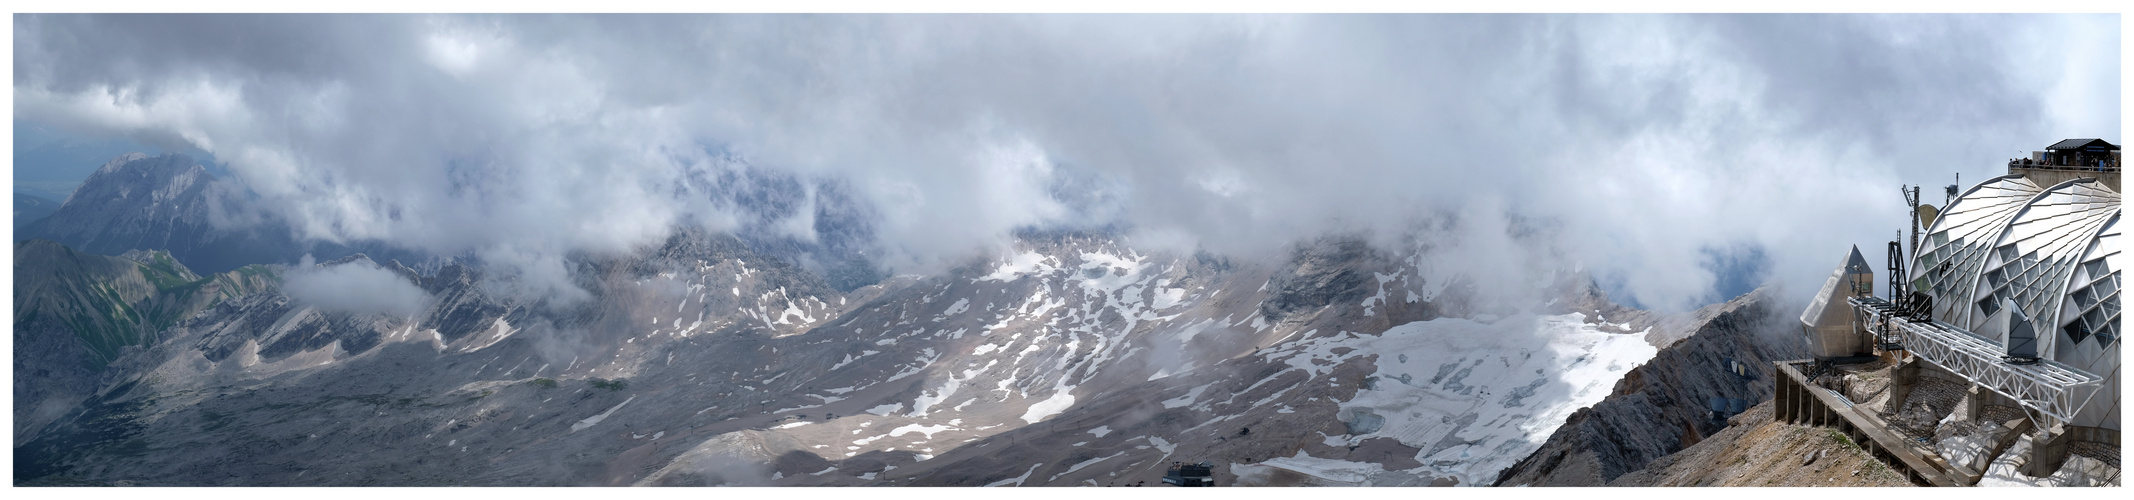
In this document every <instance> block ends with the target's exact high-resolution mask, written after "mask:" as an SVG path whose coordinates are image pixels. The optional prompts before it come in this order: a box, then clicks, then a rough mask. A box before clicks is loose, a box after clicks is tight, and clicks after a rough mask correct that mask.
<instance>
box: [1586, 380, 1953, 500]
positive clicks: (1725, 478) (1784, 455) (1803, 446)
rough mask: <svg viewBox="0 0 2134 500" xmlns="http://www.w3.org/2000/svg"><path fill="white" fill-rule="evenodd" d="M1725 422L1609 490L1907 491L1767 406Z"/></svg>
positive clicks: (1880, 469) (1880, 468) (1843, 446)
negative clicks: (1776, 488) (1853, 488)
mask: <svg viewBox="0 0 2134 500" xmlns="http://www.w3.org/2000/svg"><path fill="white" fill-rule="evenodd" d="M1728 423H1729V425H1728V426H1727V428H1726V430H1724V431H1720V432H1719V433H1718V434H1713V435H1712V436H1711V437H1710V438H1707V439H1705V440H1704V441H1703V442H1699V443H1697V444H1696V445H1695V446H1690V447H1689V448H1687V449H1684V450H1682V451H1681V452H1680V453H1676V454H1673V455H1668V456H1666V457H1661V458H1660V459H1658V460H1653V461H1652V462H1651V463H1650V464H1649V465H1648V466H1647V467H1646V468H1645V470H1640V471H1636V472H1632V473H1629V474H1624V475H1623V476H1622V477H1619V478H1616V480H1614V481H1611V482H1609V483H1608V485H1609V486H1912V484H1911V483H1910V482H1908V481H1905V480H1904V478H1903V477H1902V476H1900V475H1899V473H1898V472H1896V471H1892V470H1890V469H1889V467H1888V466H1885V465H1883V464H1882V463H1880V462H1876V461H1875V460H1874V459H1873V458H1871V457H1869V456H1868V454H1867V452H1866V451H1865V450H1862V449H1860V446H1859V445H1858V444H1855V443H1853V442H1852V441H1851V440H1849V439H1847V438H1846V437H1845V436H1844V435H1842V434H1839V433H1837V432H1834V431H1832V430H1830V429H1827V428H1822V427H1810V426H1805V425H1796V424H1788V423H1784V422H1777V421H1773V420H1772V419H1771V403H1770V402H1769V401H1765V402H1764V403H1762V404H1758V405H1756V406H1755V407H1752V408H1750V409H1749V411H1748V412H1747V413H1743V414H1741V415H1736V416H1735V417H1734V418H1733V419H1731V420H1730V421H1729V422H1728ZM1811 454H1813V455H1815V458H1814V459H1813V460H1812V461H1810V460H1809V459H1808V456H1809V455H1811Z"/></svg>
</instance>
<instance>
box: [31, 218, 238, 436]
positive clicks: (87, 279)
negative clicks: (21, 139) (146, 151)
mask: <svg viewBox="0 0 2134 500" xmlns="http://www.w3.org/2000/svg"><path fill="white" fill-rule="evenodd" d="M276 281H277V278H276V277H275V276H274V274H273V272H272V271H271V270H269V269H266V268H263V267H247V268H243V269H239V270H236V271H231V272H227V273H222V274H217V275H211V276H205V277H203V276H199V275H196V274H193V272H192V271H191V270H190V269H187V268H186V267H185V266H184V265H182V264H179V263H178V261H177V260H176V259H173V258H171V256H170V254H167V253H163V252H134V253H129V254H127V255H125V256H123V257H105V256H100V255H90V254H85V253H81V252H76V251H74V250H72V249H69V248H67V247H65V246H62V245H60V244H58V243H54V242H51V241H46V240H29V241H24V242H20V243H17V244H15V281H14V290H15V293H14V305H15V317H14V339H15V357H14V362H15V382H14V390H15V396H14V397H15V400H14V402H15V440H16V441H15V443H16V444H17V445H21V444H22V443H23V442H24V440H25V439H28V438H34V437H35V436H36V435H37V433H38V430H39V429H40V428H41V427H42V426H43V425H44V424H46V423H50V422H51V421H53V420H54V419H56V418H58V417H59V416H60V414H61V413H64V412H65V411H66V410H67V408H69V407H72V406H73V405H74V404H75V403H78V402H80V401H81V400H82V399H83V398H85V397H87V396H88V395H89V393H90V392H91V391H93V390H95V389H96V384H97V383H98V379H99V377H100V376H101V374H102V372H103V371H104V368H105V366H106V365H108V364H110V363H111V362H112V361H113V360H116V359H118V358H119V357H121V356H122V355H124V354H125V353H126V352H127V350H128V349H139V348H141V347H145V346H148V345H152V344H153V343H154V342H155V341H156V334H157V333H158V332H161V331H162V330H163V329H165V328H167V327H169V326H171V325H173V324H175V323H177V322H178V321H179V320H182V319H185V318H186V317H189V316H191V315H193V314H194V313H196V312H198V311H201V310H203V309H206V308H208V307H211V306H214V305H216V304H218V303H220V302H222V301H224V300H227V299H231V298H235V297H239V296H243V295H246V294H251V293H254V292H259V291H263V290H267V289H271V288H273V287H274V286H275V284H276Z"/></svg>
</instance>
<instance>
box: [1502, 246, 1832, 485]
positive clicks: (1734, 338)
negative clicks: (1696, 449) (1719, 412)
mask: <svg viewBox="0 0 2134 500" xmlns="http://www.w3.org/2000/svg"><path fill="white" fill-rule="evenodd" d="M1774 299H1775V298H1774V297H1772V296H1771V294H1770V292H1769V290H1768V289H1758V290H1756V291H1754V292H1750V293H1748V294H1745V295H1742V296H1741V297H1737V298H1735V299H1734V300H1731V301H1728V302H1726V303H1723V304H1718V305H1714V306H1711V307H1708V308H1706V309H1704V310H1701V311H1699V312H1698V315H1697V316H1698V317H1699V318H1704V321H1702V322H1701V326H1698V327H1697V328H1695V330H1694V332H1695V333H1693V334H1691V335H1690V336H1689V337H1687V338H1684V339H1680V340H1679V341H1676V342H1675V343H1674V344H1673V345H1671V346H1668V347H1666V348H1665V349H1662V350H1661V351H1660V353H1659V354H1658V355H1657V356H1655V357H1653V359H1652V361H1650V362H1647V363H1646V364H1645V365H1644V366H1640V367H1638V368H1636V369H1633V370H1631V371H1630V372H1629V373H1628V374H1627V375H1624V376H1623V379H1622V380H1621V381H1619V382H1617V383H1616V385H1615V391H1614V394H1613V395H1610V396H1608V398H1607V399H1606V400H1604V401H1602V402H1601V403H1600V404H1597V405H1594V406H1593V407H1592V408H1587V409H1583V410H1580V411H1578V412H1577V413H1575V414H1573V415H1571V417H1570V419H1569V420H1568V421H1566V422H1565V423H1564V425H1563V426H1562V427H1559V428H1557V430H1556V433H1555V434H1554V435H1552V436H1550V437H1549V439H1548V442H1547V443H1546V444H1544V445H1542V447H1541V449H1540V450H1538V451H1536V452H1534V454H1533V455H1531V456H1528V457H1527V458H1525V459H1523V460H1520V461H1519V463H1518V464H1516V465H1513V466H1512V467H1511V468H1509V469H1506V470H1505V471H1504V473H1503V474H1502V475H1501V476H1499V478H1498V479H1497V481H1496V484H1497V485H1500V486H1514V485H1533V486H1601V485H1605V484H1608V483H1609V482H1610V481H1614V480H1615V479H1616V478H1618V477H1621V476H1622V475H1623V474H1626V473H1629V472H1632V471H1636V470H1639V469H1643V468H1645V466H1646V464H1647V463H1649V462H1651V461H1653V460H1654V459H1657V458H1660V457H1663V456H1667V455H1669V454H1672V453H1675V452H1678V451H1681V450H1682V449H1684V448H1687V447H1689V446H1692V445H1695V444H1697V443H1698V442H1699V441H1702V440H1704V439H1706V438H1708V437H1710V436H1712V435H1713V434H1716V433H1718V432H1719V431H1721V430H1723V429H1725V428H1726V426H1727V423H1726V420H1724V419H1723V418H1718V417H1715V415H1714V412H1713V411H1712V405H1711V401H1712V399H1713V398H1728V399H1740V400H1746V401H1748V402H1757V401H1764V400H1767V399H1770V397H1771V391H1772V389H1771V377H1772V375H1773V372H1772V370H1771V366H1770V362H1771V361H1778V360H1785V359H1796V358H1799V357H1803V356H1806V346H1805V345H1803V344H1802V343H1801V342H1800V341H1799V340H1798V339H1797V338H1795V337H1794V336H1793V335H1792V333H1793V332H1792V330H1790V329H1789V328H1788V327H1790V326H1791V325H1790V324H1789V323H1787V322H1786V321H1785V320H1786V319H1787V318H1785V315H1784V314H1780V313H1779V311H1784V310H1787V309H1788V308H1787V307H1785V306H1783V305H1780V304H1777V303H1776V302H1777V301H1776V300H1774ZM1737 366H1745V367H1747V373H1748V375H1743V374H1742V372H1741V370H1740V369H1738V368H1736V367H1737Z"/></svg>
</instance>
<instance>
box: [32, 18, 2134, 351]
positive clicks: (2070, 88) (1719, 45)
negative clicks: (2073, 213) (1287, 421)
mask: <svg viewBox="0 0 2134 500" xmlns="http://www.w3.org/2000/svg"><path fill="white" fill-rule="evenodd" d="M15 27H16V31H15V47H16V54H15V75H16V76H15V94H14V96H15V103H16V117H17V118H18V119H31V120H36V121H40V122H44V123H52V124H58V125H63V126H68V127H73V128H74V129H76V130H82V131H87V133H104V134H126V135H129V136H132V137H135V138H137V139H139V140H145V141H162V142H177V143H181V144H184V145H190V146H195V147H199V148H200V149H203V150H206V151H208V152H210V153H213V154H214V155H215V156H216V158H217V159H218V160H221V161H224V162H227V163H228V167H229V171H230V172H231V173H233V174H234V177H235V181H236V182H238V183H241V185H242V187H244V188H246V189H249V190H250V191H251V192H253V193H256V194H257V196H258V197H259V199H260V200H261V202H262V203H263V204H264V205H265V206H267V207H268V208H269V210H270V211H272V212H273V213H277V214H280V215H281V216H282V217H284V218H286V219H288V220H290V221H292V222H293V223H294V225H295V226H296V231H297V232H298V233H299V235H300V236H303V237H306V238H311V239H319V240H327V241H349V240H360V239H377V240H384V241H390V242H393V243H395V244H399V245H403V246H406V247H410V248H416V249H422V250H429V251H435V252H439V253H450V254H459V253H465V252H473V253H475V254H477V255H489V256H498V258H502V259H504V260H510V261H513V262H524V263H529V264H528V265H527V266H526V269H525V270H524V273H523V274H527V275H528V276H535V277H538V276H545V275H547V274H553V273H552V272H550V271H553V270H554V268H555V266H553V265H549V264H553V263H554V262H557V260H556V259H557V258H558V257H557V256H560V255H564V254H566V253H569V252H616V251H623V250H626V249H630V248H633V247H636V246H639V245H644V244H648V243H651V242H654V241H657V239H658V238H660V237H662V236H663V235H665V234H666V231H667V230H668V228H670V227H672V226H673V225H675V224H700V225H704V226H707V227H710V228H712V229H714V230H733V229H735V228H738V227H741V225H742V224H744V222H745V221H746V217H745V216H744V215H743V214H741V211H740V210H739V209H737V204H739V203H741V202H740V201H737V200H736V199H734V198H732V197H730V196H724V195H722V194H720V193H719V192H718V189H719V188H718V187H717V185H716V183H710V182H707V181H706V180H707V179H721V178H732V177H734V176H733V173H734V172H741V171H747V170H749V169H764V170H771V171H778V172H786V173H790V174H791V175H794V176H797V177H798V178H802V179H809V180H810V182H814V181H815V180H824V181H825V182H833V183H836V184H838V185H840V186H848V187H849V189H847V190H845V191H844V192H849V194H850V195H851V196H852V197H854V198H856V199H859V200H863V201H865V202H866V203H867V204H868V205H867V206H868V207H869V208H868V209H867V210H864V212H865V213H867V214H868V216H869V217H873V218H875V219H876V220H874V221H872V223H871V225H870V226H869V227H870V228H871V230H872V231H873V232H872V233H870V235H871V236H872V237H875V238H878V239H879V242H878V245H879V248H878V249H876V251H874V252H871V253H870V254H869V255H872V256H874V257H875V258H879V259H882V260H883V262H884V263H885V264H887V265H889V266H892V267H896V268H899V269H902V270H917V271H926V270H931V269H939V268H942V267H944V266H946V265H948V264H949V263H953V262H957V261H959V259H961V258H963V257H965V256H966V255H967V254H968V252H970V251H973V249H976V248H982V247H985V246H987V245H991V244H998V243H999V242H1001V241H1003V240H1004V239H1005V238H1007V237H1008V235H1010V234H1013V232H1014V231H1015V230H1017V229H1018V228H1023V227H1030V226H1046V225H1065V226H1088V227H1098V226H1102V227H1117V228H1126V230H1127V231H1128V232H1129V234H1131V235H1132V236H1133V237H1135V238H1137V240H1138V241H1141V242H1147V243H1153V244H1159V245H1163V246H1169V247H1175V248H1177V249H1206V250H1210V251H1215V252H1218V253H1227V254H1236V255H1241V256H1275V255H1279V254H1280V253H1281V251H1282V249H1283V248H1285V246H1286V245H1287V244H1289V243H1291V242H1294V241H1297V240H1300V239H1305V238H1309V237H1311V236H1313V235H1317V234H1323V233H1325V232H1328V231H1351V230H1361V231H1363V232H1365V233H1369V234H1378V235H1399V234H1407V233H1408V232H1409V229H1410V228H1409V225H1410V224H1411V223H1412V222H1413V221H1414V220H1415V218H1416V217H1417V214H1419V213H1430V212H1446V213H1467V214H1470V216H1468V217H1466V219H1467V220H1474V221H1502V220H1506V219H1507V216H1516V217H1526V218H1540V219H1547V220H1552V221H1556V224H1557V225H1558V226H1560V227H1559V230H1558V231H1557V233H1558V234H1559V235H1560V237H1561V238H1563V241H1562V242H1561V244H1562V248H1563V249H1564V251H1566V252H1568V253H1569V254H1570V255H1568V257H1569V258H1572V259H1576V260H1578V261H1581V262H1585V263H1586V264H1587V267H1588V268H1589V269H1591V270H1592V271H1593V272H1594V273H1595V274H1596V275H1597V276H1601V277H1603V278H1604V279H1605V280H1607V281H1609V282H1612V283H1619V284H1621V288H1622V289H1623V290H1624V291H1627V292H1629V293H1630V294H1632V295H1633V296H1632V297H1628V298H1630V299H1634V300H1638V301H1639V302H1642V303H1644V304H1647V305H1651V306H1656V307H1662V308H1675V309H1679V308H1686V307H1689V306H1693V305H1695V303H1696V302H1698V301H1701V300H1708V299H1709V293H1710V291H1711V289H1712V286H1713V284H1714V283H1715V281H1716V280H1717V278H1716V277H1715V276H1714V275H1713V272H1712V270H1711V269H1709V266H1707V265H1704V264H1705V263H1708V262H1709V261H1711V260H1712V257H1711V256H1710V252H1711V251H1712V249H1728V248H1761V249H1763V254H1764V255H1766V256H1768V257H1769V258H1770V259H1771V265H1770V266H1769V270H1770V273H1771V275H1772V276H1773V277H1775V278H1778V279H1780V280H1782V281H1788V282H1792V283H1794V284H1796V285H1798V286H1794V287H1792V288H1795V289H1812V285H1813V283H1811V282H1812V281H1814V280H1815V279H1817V278H1818V277H1819V276H1822V275H1824V274H1826V273H1827V269H1828V266H1830V265H1832V262H1833V259H1834V256H1837V255H1840V254H1842V252H1843V251H1844V250H1845V248H1846V246H1847V245H1849V244H1854V243H1860V244H1863V245H1862V246H1863V248H1868V249H1870V250H1872V249H1873V248H1876V247H1878V245H1876V244H1875V243H1876V242H1880V241H1885V240H1886V239H1887V238H1888V236H1889V234H1890V231H1891V230H1893V229H1895V228H1898V227H1900V225H1901V224H1902V222H1903V215H1902V213H1901V211H1900V209H1901V207H1898V206H1897V203H1896V202H1895V201H1893V200H1895V199H1896V198H1895V195H1894V191H1895V187H1896V185H1897V184H1899V183H1925V184H1928V185H1939V184H1944V183H1948V182H1950V179H1949V176H1950V174H1952V173H1957V172H1961V173H1963V174H1964V178H1965V179H1966V180H1965V182H1967V183H1969V182H1972V181H1975V180H1983V179H1985V178H1986V177H1988V176H1989V175H1991V174H1994V173H1996V172H1997V171H1998V170H1999V168H1998V167H1997V163H1998V161H1999V160H2001V159H2004V158H2008V157H2012V156H2016V155H2017V154H2018V153H2017V152H2018V151H2023V150H2029V149H2034V148H2036V147H2037V146H2041V145H2043V144H2046V143H2049V142H2050V141H2052V140H2056V139H2059V138H2062V137H2078V136H2079V137H2093V136H2094V137H2105V138H2108V139H2111V140H2113V141H2114V142H2118V135H2119V133H2120V129H2119V116H2118V112H2117V110H2118V108H2119V95H2118V88H2119V81H2118V78H2119V77H2118V73H2119V72H2118V67H2117V65H2118V60H2119V53H2118V47H2119V42H2118V37H2119V33H2118V18H2117V16H2116V15H2103V16H1940V15H1931V16H1930V15H1900V16H1482V15H1442V16H1439V15H1433V16H563V17H558V16H182V17H169V16H71V15H61V16H50V15H19V16H16V17H15ZM2071 75H2072V76H2071ZM2077 77H2079V78H2077ZM804 192H806V193H809V194H810V196H812V193H815V192H816V191H815V190H813V189H808V190H804ZM1473 207H1496V208H1492V210H1498V211H1501V212H1504V213H1503V214H1498V215H1486V216H1485V215H1480V214H1474V213H1473V212H1474V208H1473ZM809 214H811V212H808V211H805V210H803V211H799V212H797V213H795V214H794V215H793V217H796V218H798V217H809V216H811V215H809ZM810 221H812V219H809V220H797V219H796V220H793V221H788V223H787V224H774V225H770V226H768V227H773V228H779V229H780V230H781V231H783V232H784V233H792V234H793V235H794V236H796V237H799V238H800V239H801V240H803V241H805V240H807V238H806V236H807V235H806V234H805V233H806V231H807V230H808V228H809V225H810V224H812V222H810ZM1467 232H1470V233H1473V232H1474V231H1467ZM1485 232H1486V231H1485ZM1477 234H1479V233H1477ZM1467 248H1469V249H1472V250H1475V251H1471V252H1467V253H1472V254H1475V255H1477V256H1478V257H1477V258H1486V257H1487V256H1489V255H1501V254H1502V253H1503V252H1491V251H1486V247H1485V246H1483V245H1482V244H1480V243H1477V244H1474V245H1469V246H1468V247H1467ZM507 257H508V258H507ZM1496 265H1497V264H1490V265H1487V266H1482V267H1490V266H1496ZM544 273H546V274H544ZM547 281H548V282H559V283H560V282H561V281H560V280H547ZM567 287H568V284H567V283H565V284H562V285H559V286H558V287H556V288H555V289H556V290H558V291H559V292H558V293H560V294H562V295H565V296H568V295H570V294H569V293H567V292H564V291H562V290H564V288H567Z"/></svg>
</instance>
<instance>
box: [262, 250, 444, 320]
mask: <svg viewBox="0 0 2134 500" xmlns="http://www.w3.org/2000/svg"><path fill="white" fill-rule="evenodd" d="M282 293H283V294H286V295H288V296H289V298H290V299H293V300H295V301H296V302H297V303H298V304H303V305H308V306H312V307H317V308H319V309H321V310H325V311H333V312H346V313H355V314H386V315H393V316H400V317H412V316H415V315H416V314H418V313H421V312H422V311H423V309H424V308H426V307H429V303H430V294H429V293H427V292H424V291H423V290H422V288H420V287H417V286H415V284H414V283H410V282H408V279H407V278H406V277H404V276H401V275H399V274H395V273H394V272H392V271H389V270H386V269H385V268H382V267H378V265H377V264H373V263H371V262H370V261H368V260H358V261H353V262H345V263H340V264H333V265H325V266H316V265H313V264H312V261H311V256H309V255H306V256H304V259H303V260H302V261H300V262H298V265H297V266H296V267H295V268H292V269H290V270H289V273H288V275H287V276H286V277H284V278H283V280H282Z"/></svg>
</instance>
